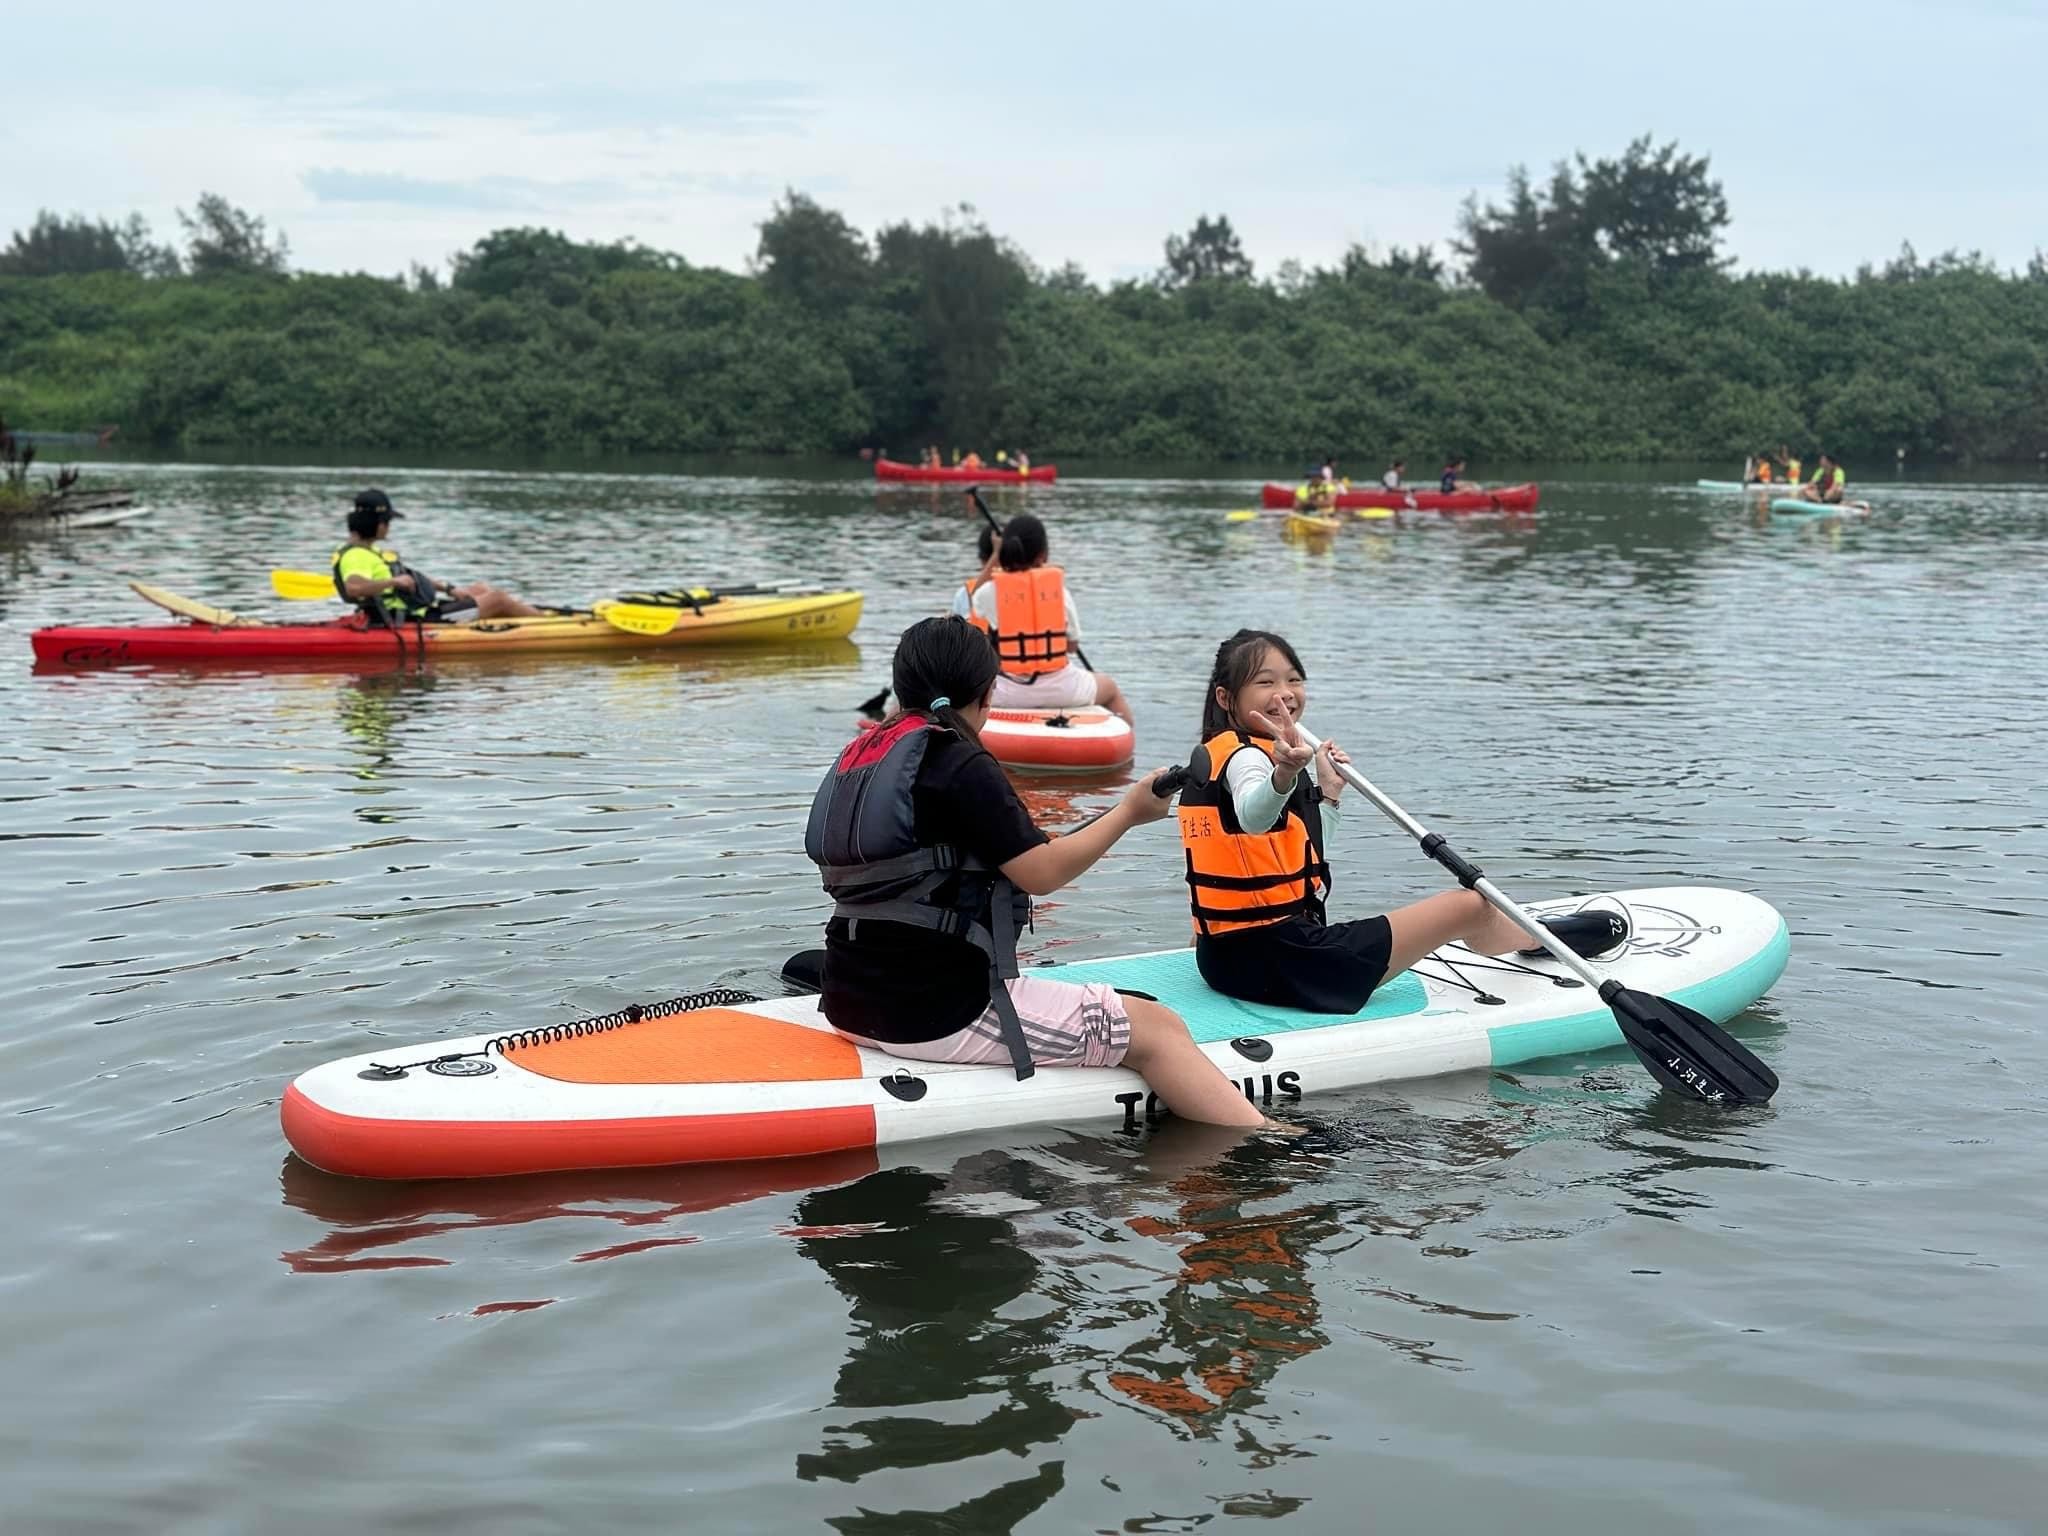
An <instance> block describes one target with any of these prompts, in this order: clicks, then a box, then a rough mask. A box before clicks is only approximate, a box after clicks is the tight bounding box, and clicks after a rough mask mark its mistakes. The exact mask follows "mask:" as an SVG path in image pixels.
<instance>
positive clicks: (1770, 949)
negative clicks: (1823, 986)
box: [1486, 921, 1792, 1067]
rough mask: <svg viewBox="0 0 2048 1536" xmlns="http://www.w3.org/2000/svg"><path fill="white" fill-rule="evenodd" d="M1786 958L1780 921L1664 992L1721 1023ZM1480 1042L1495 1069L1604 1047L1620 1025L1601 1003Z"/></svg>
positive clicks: (1506, 1027)
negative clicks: (1711, 970) (1763, 937)
mask: <svg viewBox="0 0 2048 1536" xmlns="http://www.w3.org/2000/svg"><path fill="white" fill-rule="evenodd" d="M1791 956H1792V935H1791V934H1790V933H1789V932H1788V931H1787V930H1786V928H1785V924H1784V923H1783V922H1782V921H1781V922H1780V923H1779V924H1778V931H1777V932H1776V933H1775V934H1773V935H1772V936H1771V941H1770V942H1769V943H1768V944H1766V945H1764V947H1763V948H1762V949H1760V950H1758V951H1757V952H1756V953H1755V954H1753V955H1751V956H1750V957H1749V958H1748V959H1747V960H1745V961H1743V962H1742V963H1741V964H1740V965H1734V966H1730V967H1729V968H1728V969H1727V970H1725V971H1723V972H1722V973H1721V974H1720V975H1718V976H1710V977H1708V978H1707V979H1706V980H1705V981H1696V982H1694V983H1693V984H1692V985H1691V986H1689V987H1680V988H1679V989H1678V990H1677V991H1675V992H1672V993H1671V994H1669V995H1670V997H1671V1000H1672V1001H1673V1002H1675V1003H1683V1004H1684V1005H1685V1006H1686V1007H1688V1008H1692V1009H1696V1010H1697V1011H1699V1012H1700V1013H1704V1014H1705V1015H1706V1016H1707V1017H1708V1018H1710V1019H1712V1020H1714V1021H1715V1022H1716V1023H1723V1022H1725V1021H1727V1020H1729V1019H1732V1018H1734V1017H1735V1015H1736V1014H1738V1013H1740V1012H1742V1010H1743V1009H1745V1008H1747V1007H1748V1006H1749V1005H1750V1004H1751V1003H1753V1002H1755V1001H1756V1000H1757V999H1758V998H1760V997H1762V996H1763V995H1764V993H1766V992H1768V991H1769V990H1770V989H1771V987H1772V985H1773V984H1774V983H1775V982H1776V981H1777V979H1778V978H1779V977H1780V976H1782V975H1784V974H1785V962H1786V961H1787V960H1789V959H1790V958H1791ZM1486 1040H1487V1045H1488V1048H1489V1049H1490V1051H1491V1052H1492V1057H1493V1064H1494V1065H1495V1066H1496V1067H1506V1066H1512V1065H1515V1064H1517V1063H1520V1062H1525V1061H1538V1060H1541V1059H1542V1058H1543V1057H1545V1056H1570V1055H1574V1054H1576V1053H1578V1052H1580V1051H1604V1050H1606V1049H1607V1048H1608V1047H1610V1046H1615V1045H1620V1044H1621V1043H1622V1041H1621V1026H1620V1025H1619V1024H1617V1023H1616V1022H1615V1021H1614V1015H1613V1013H1612V1012H1610V1011H1609V1010H1608V1008H1607V1007H1606V1005H1605V1004H1602V1005H1601V1006H1600V1007H1599V1008H1596V1009H1594V1010H1593V1011H1592V1012H1590V1013H1575V1014H1573V1015H1572V1016H1571V1017H1570V1018H1564V1019H1538V1020H1534V1021H1532V1022H1530V1023H1527V1024H1503V1025H1500V1026H1499V1027H1498V1028H1494V1029H1489V1030H1488V1031H1487V1032H1486Z"/></svg>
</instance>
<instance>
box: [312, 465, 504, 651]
mask: <svg viewBox="0 0 2048 1536" xmlns="http://www.w3.org/2000/svg"><path fill="white" fill-rule="evenodd" d="M404 515H405V514H404V513H402V512H399V511H397V510H395V509H394V508H393V507H392V505H391V498H390V497H389V496H386V495H385V494H384V493H383V492H382V491H380V490H376V489H374V488H373V489H371V490H367V491H358V492H356V503H355V506H354V507H353V508H352V509H351V510H350V512H349V514H348V542H347V543H346V544H344V545H342V546H341V548H340V549H338V550H336V551H335V552H334V589H335V591H337V592H339V593H340V594H341V597H342V601H344V602H349V603H354V604H355V605H356V606H357V607H359V608H361V609H362V610H363V612H365V613H366V614H368V615H369V616H370V621H371V622H372V623H373V624H385V625H389V626H391V627H392V628H396V627H397V626H399V625H401V624H414V623H419V624H464V623H467V622H469V621H470V620H472V619H513V618H521V619H528V618H535V617H537V616H538V615H539V614H540V613H541V611H542V610H540V609H538V608H536V607H534V606H533V605H532V604H531V603H527V602H522V601H520V599H518V598H516V597H514V596H513V595H512V594H511V593H509V592H500V591H499V590H498V589H497V588H496V587H493V586H491V585H489V584H488V583H485V582H481V581H476V582H471V583H470V584H469V585H468V586H466V587H455V586H450V585H449V584H448V583H447V582H445V581H436V580H435V579H434V578H433V577H431V576H429V575H427V574H426V573H425V572H423V571H415V570H410V569H408V568H407V567H406V565H405V564H404V563H403V562H402V561H400V560H399V558H398V554H397V552H396V551H395V550H391V549H388V548H386V547H385V545H384V541H385V540H386V539H387V538H389V537H390V536H391V520H392V519H393V518H394V517H403V516H404Z"/></svg>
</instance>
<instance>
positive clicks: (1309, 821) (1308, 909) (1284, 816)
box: [1178, 731, 1330, 934]
mask: <svg viewBox="0 0 2048 1536" xmlns="http://www.w3.org/2000/svg"><path fill="white" fill-rule="evenodd" d="M1244 747H1256V748H1258V750H1259V751H1261V752H1263V753H1264V754H1265V755H1266V757H1267V758H1268V759H1269V760H1270V759H1271V758H1272V756H1273V744H1272V743H1271V742H1270V741H1267V740H1266V739H1265V738H1264V737H1259V736H1246V735H1244V734H1243V733H1241V732H1238V731H1225V732H1224V733H1223V734H1222V735H1220V736H1213V737H1211V738H1210V739H1209V740H1208V741H1206V742H1204V743H1203V744H1202V745H1201V746H1199V747H1197V748H1195V755H1194V757H1193V758H1192V759H1190V760H1189V762H1188V782H1187V785H1186V786H1185V787H1184V788H1183V789H1182V790H1181V793H1180V811H1179V813H1178V814H1179V820H1180V843H1181V848H1182V850H1183V851H1184V852H1185V853H1186V855H1187V863H1188V900H1189V903H1190V905H1191V906H1192V907H1193V909H1194V920H1195V932H1196V933H1198V934H1217V933H1230V932H1233V931H1235V930H1237V929H1242V928H1262V927H1264V926H1266V925H1267V924H1269V923H1278V922H1284V921H1285V920H1286V919H1288V918H1290V917H1299V916H1301V915H1303V914H1307V915H1309V916H1311V917H1313V918H1316V919H1318V920H1320V919H1321V918H1322V915H1323V903H1324V901H1325V900H1327V899H1328V897H1329V894H1330V866H1329V864H1328V862H1326V861H1325V859H1324V858H1323V815H1322V811H1321V810H1320V809H1319V806H1320V804H1321V801H1322V795H1321V792H1320V791H1318V790H1317V789H1316V787H1315V782H1314V780H1313V779H1312V778H1311V776H1310V775H1309V774H1308V773H1306V772H1304V773H1303V774H1302V775H1301V776H1300V777H1299V778H1297V779H1296V780H1295V781H1294V792H1293V793H1292V794H1290V795H1289V796H1288V797H1287V807H1286V809H1285V811H1283V812H1282V813H1281V817H1280V821H1279V824H1278V825H1277V826H1275V827H1274V828H1273V830H1272V831H1270V832H1247V831H1245V830H1244V828H1243V827H1242V826H1240V825H1239V824H1238V820H1237V809H1236V807H1235V805H1233V804H1232V802H1231V798H1230V786H1229V784H1227V783H1226V782H1224V778H1223V765H1224V764H1225V763H1227V762H1229V761H1230V759H1231V757H1232V756H1233V755H1234V754H1235V753H1237V752H1238V751H1239V750H1240V749H1242V748H1244Z"/></svg>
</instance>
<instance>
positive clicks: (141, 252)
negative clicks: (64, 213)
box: [0, 208, 178, 277]
mask: <svg viewBox="0 0 2048 1536" xmlns="http://www.w3.org/2000/svg"><path fill="white" fill-rule="evenodd" d="M177 270H178V258H177V255H176V253H175V252H173V251H172V250H171V249H170V248H169V247H168V246H160V245H156V244H154V243H153V242H152V241H151V239H150V235H149V225H148V224H146V223H144V222H143V218H142V215H141V214H139V213H136V214H130V215H129V216H128V221H127V222H126V223H125V224H111V223H108V222H107V221H106V220H104V219H88V218H86V217H85V216H84V215H82V214H73V215H71V217H69V218H60V217H59V216H58V215H57V214H55V213H52V212H51V211H50V210H49V209H47V208H45V209H42V210H40V211H39V212H38V213H37V214H36V218H35V222H34V223H33V224H31V225H30V226H29V227H28V229H27V230H26V231H23V230H18V229H17V230H16V231H15V232H14V238H13V240H12V241H11V242H10V243H9V245H8V247H7V249H6V250H4V251H0V274H5V275H7V276H10V277H55V276H58V275H59V274H60V273H68V272H140V273H142V274H143V275H144V276H145V277H164V276H171V275H174V274H175V273H176V272H177Z"/></svg>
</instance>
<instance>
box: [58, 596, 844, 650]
mask: <svg viewBox="0 0 2048 1536" xmlns="http://www.w3.org/2000/svg"><path fill="white" fill-rule="evenodd" d="M133 585H134V586H135V590H136V591H137V592H138V593H139V594H140V595H141V596H143V597H146V598H148V599H149V600H150V601H151V602H153V603H156V604H157V605H158V606H159V607H163V608H168V609H170V610H171V611H172V612H174V613H179V614H183V615H184V616H185V617H186V619H187V620H188V622H186V623H182V624H122V625H105V626H90V627H87V626H59V627H57V628H53V629H41V630H37V631H36V632H35V634H34V635H32V636H31V637H30V639H31V641H32V643H33V645H34V647H35V653H36V658H37V660H39V661H44V662H51V661H55V662H59V663H62V664H68V665H71V666H88V665H100V666H105V665H119V664H120V663H122V662H128V661H138V662H151V661H158V662H161V661H172V662H177V661H196V662H205V661H237V660H243V659H248V660H258V661H260V660H332V661H354V660H357V659H361V660H364V661H367V662H370V663H372V664H376V663H381V662H384V661H388V660H389V659H391V658H392V657H393V656H395V655H396V656H408V657H412V658H414V659H418V658H420V657H422V656H424V657H427V658H431V657H435V656H447V657H455V656H496V655H541V654H544V653H548V652H557V651H612V652H622V653H627V654H632V653H639V654H645V653H647V652H649V651H657V650H669V649H672V648H680V647H688V646H706V645H792V644H808V643H810V642H812V641H818V640H837V639H840V638H842V637H844V636H846V635H848V634H850V633H852V631H853V627H854V625H856V624H857V623H859V622H860V605H861V594H860V593H858V592H804V593H788V594H766V595H762V596H734V597H720V598H718V599H716V600H715V601H707V602H705V603H704V604H703V605H702V607H701V609H692V608H689V607H683V608H682V609H680V611H679V613H678V615H677V618H676V620H675V625H674V627H673V628H671V629H668V630H666V631H665V632H664V633H661V634H650V633H635V632H632V631H629V630H625V629H621V628H620V627H619V626H618V625H616V624H614V623H612V622H610V621H609V620H606V619H604V618H601V617H599V616H598V615H596V614H588V613H574V614H543V615H541V616H539V617H537V618H531V619H480V620H477V621H476V622H474V623H469V624H424V625H420V626H417V627H413V626H406V627H403V628H400V629H385V628H381V627H379V628H374V629H373V628H370V627H369V626H368V625H366V624H365V623H364V621H363V618H362V616H361V615H360V614H350V615H349V616H348V617H346V618H340V619H330V620H326V621H324V622H320V623H311V624H272V623H266V622H264V621H262V620H260V619H249V618H244V617H243V616H241V615H240V614H236V613H231V612H229V611H227V610H226V609H218V608H213V607H210V606H209V605H207V604H205V603H198V602H194V601H192V600H191V599H189V598H182V597H179V596H178V595H177V594H176V593H172V592H165V591H163V590H162V589H161V588H157V587H147V586H145V585H143V584H141V583H135V584H133Z"/></svg>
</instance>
